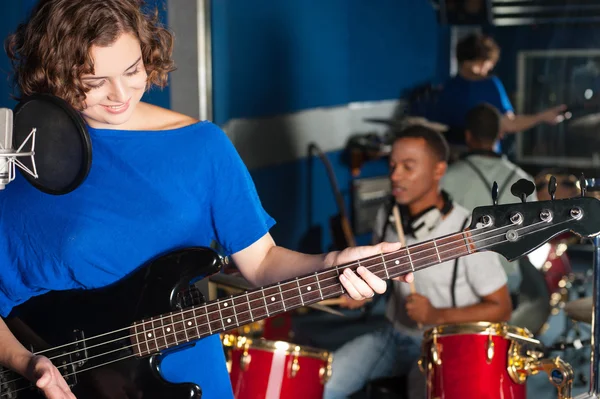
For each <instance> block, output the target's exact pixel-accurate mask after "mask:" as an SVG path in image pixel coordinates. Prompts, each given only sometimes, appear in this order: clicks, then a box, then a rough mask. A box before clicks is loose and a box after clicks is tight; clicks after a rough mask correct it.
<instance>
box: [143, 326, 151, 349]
mask: <svg viewBox="0 0 600 399" xmlns="http://www.w3.org/2000/svg"><path fill="white" fill-rule="evenodd" d="M142 330H143V332H144V333H143V336H144V343H145V344H146V350H147V351H148V354H150V353H152V352H150V345H148V340H147V339H146V322H143V321H142Z"/></svg>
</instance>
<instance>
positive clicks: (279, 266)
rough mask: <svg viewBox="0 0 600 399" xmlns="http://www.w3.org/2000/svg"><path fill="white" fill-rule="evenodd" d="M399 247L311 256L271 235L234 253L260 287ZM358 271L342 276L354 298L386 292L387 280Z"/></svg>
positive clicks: (246, 274) (386, 245) (409, 278)
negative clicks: (288, 246) (274, 239)
mask: <svg viewBox="0 0 600 399" xmlns="http://www.w3.org/2000/svg"><path fill="white" fill-rule="evenodd" d="M399 248H400V244H399V243H381V244H378V245H375V246H364V247H353V248H347V249H345V250H343V251H335V252H330V253H328V254H321V255H308V254H303V253H300V252H295V251H291V250H289V249H286V248H283V247H278V246H277V245H275V242H274V241H273V238H272V237H271V235H270V234H269V233H267V234H265V235H264V236H263V237H262V238H260V239H259V240H257V241H256V242H255V243H254V244H252V245H250V246H249V247H247V248H245V249H243V250H241V251H239V252H237V253H235V254H233V255H232V258H233V260H234V262H235V263H236V265H237V266H238V268H239V269H240V271H241V272H242V274H243V275H244V277H245V278H246V279H248V281H250V282H251V283H253V284H255V285H257V286H260V285H266V284H271V283H275V282H279V281H283V280H286V279H288V278H292V277H297V276H300V275H303V274H308V273H311V272H315V271H318V270H323V269H324V268H326V267H331V266H334V265H340V264H343V263H347V262H351V261H353V260H356V259H360V258H365V257H367V256H372V255H378V254H381V253H386V252H390V251H394V250H398V249H399ZM357 271H358V273H354V272H351V271H350V270H349V269H347V270H346V271H345V272H344V274H343V275H341V276H340V281H341V283H342V285H343V286H344V288H345V289H346V291H347V293H348V295H350V297H352V298H353V299H357V300H360V299H365V298H370V297H372V296H373V295H374V293H375V292H376V293H378V294H382V293H384V292H385V290H386V283H385V281H383V280H382V279H380V278H379V277H377V276H375V275H374V274H373V273H371V272H370V271H368V270H367V269H365V268H364V267H359V268H358V270H357ZM400 281H407V282H408V281H412V274H409V275H406V276H403V277H402V278H400Z"/></svg>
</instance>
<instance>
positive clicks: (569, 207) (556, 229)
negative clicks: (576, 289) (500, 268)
mask: <svg viewBox="0 0 600 399" xmlns="http://www.w3.org/2000/svg"><path fill="white" fill-rule="evenodd" d="M513 187H514V186H513ZM582 191H583V190H582ZM583 193H585V192H583ZM515 195H516V194H515ZM517 196H518V195H517ZM524 200H525V198H523V201H524ZM469 230H470V235H471V240H472V243H473V244H474V245H475V247H476V248H478V250H489V251H493V252H497V253H499V254H501V255H503V256H504V257H505V258H506V259H508V260H514V259H517V258H519V257H521V256H523V255H526V254H528V253H529V252H531V251H533V250H534V249H536V248H538V247H539V246H541V245H542V244H544V243H545V242H547V241H548V240H550V239H551V238H553V237H555V236H557V235H559V234H561V233H564V232H569V231H570V232H573V233H574V234H576V235H579V236H581V237H594V236H596V235H598V234H599V233H600V200H598V199H596V198H593V197H584V196H581V197H576V198H569V199H560V200H552V201H537V202H522V203H516V204H506V205H491V206H481V207H477V208H475V209H474V210H473V214H472V219H471V225H470V226H469Z"/></svg>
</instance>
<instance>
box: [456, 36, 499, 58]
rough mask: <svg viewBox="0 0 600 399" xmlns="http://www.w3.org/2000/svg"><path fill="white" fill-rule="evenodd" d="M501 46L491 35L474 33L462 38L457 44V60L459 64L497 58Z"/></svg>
mask: <svg viewBox="0 0 600 399" xmlns="http://www.w3.org/2000/svg"><path fill="white" fill-rule="evenodd" d="M499 55H500V47H498V44H496V42H495V41H494V39H492V38H491V37H490V36H487V35H483V34H481V33H472V34H470V35H467V36H466V37H464V38H463V39H461V40H460V41H459V42H458V44H457V45H456V60H457V61H458V63H459V64H462V63H463V62H465V61H479V60H491V59H497V58H498V57H499Z"/></svg>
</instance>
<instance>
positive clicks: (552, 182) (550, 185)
mask: <svg viewBox="0 0 600 399" xmlns="http://www.w3.org/2000/svg"><path fill="white" fill-rule="evenodd" d="M548 194H550V198H551V199H552V201H554V197H555V195H556V177H554V176H550V181H549V182H548Z"/></svg>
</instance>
